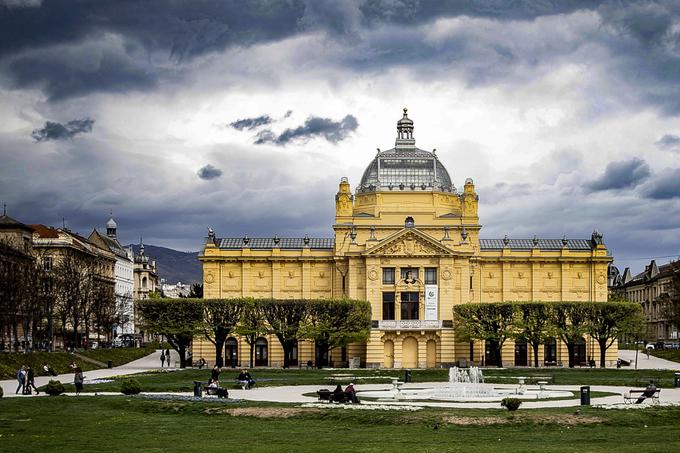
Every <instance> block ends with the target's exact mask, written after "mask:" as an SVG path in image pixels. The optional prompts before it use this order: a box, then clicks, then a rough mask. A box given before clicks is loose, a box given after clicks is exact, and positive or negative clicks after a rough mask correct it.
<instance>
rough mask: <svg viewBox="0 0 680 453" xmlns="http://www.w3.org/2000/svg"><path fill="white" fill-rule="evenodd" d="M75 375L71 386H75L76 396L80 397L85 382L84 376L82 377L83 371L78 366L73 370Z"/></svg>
mask: <svg viewBox="0 0 680 453" xmlns="http://www.w3.org/2000/svg"><path fill="white" fill-rule="evenodd" d="M74 371H75V373H76V374H75V375H74V376H73V384H75V386H76V396H77V395H80V392H82V391H83V382H84V381H85V376H83V370H82V369H80V367H79V366H77V367H76V368H75V370H74Z"/></svg>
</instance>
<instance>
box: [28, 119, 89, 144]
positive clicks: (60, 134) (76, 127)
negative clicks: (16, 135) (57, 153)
mask: <svg viewBox="0 0 680 453" xmlns="http://www.w3.org/2000/svg"><path fill="white" fill-rule="evenodd" d="M93 124H94V120H92V119H90V118H85V119H82V120H73V121H69V122H68V123H66V124H61V123H53V122H52V121H47V122H46V123H45V126H44V127H42V128H40V129H34V130H33V132H31V137H33V138H34V139H35V141H36V142H46V141H48V140H67V139H71V138H73V137H74V136H76V135H78V134H84V133H86V132H92V125H93Z"/></svg>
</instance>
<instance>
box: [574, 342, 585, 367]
mask: <svg viewBox="0 0 680 453" xmlns="http://www.w3.org/2000/svg"><path fill="white" fill-rule="evenodd" d="M587 364H588V362H586V341H585V340H584V339H583V338H579V339H578V340H576V342H575V343H574V365H575V366H586V365H587Z"/></svg>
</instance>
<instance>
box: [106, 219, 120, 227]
mask: <svg viewBox="0 0 680 453" xmlns="http://www.w3.org/2000/svg"><path fill="white" fill-rule="evenodd" d="M106 228H118V225H116V221H115V220H113V217H109V220H108V221H107V222H106Z"/></svg>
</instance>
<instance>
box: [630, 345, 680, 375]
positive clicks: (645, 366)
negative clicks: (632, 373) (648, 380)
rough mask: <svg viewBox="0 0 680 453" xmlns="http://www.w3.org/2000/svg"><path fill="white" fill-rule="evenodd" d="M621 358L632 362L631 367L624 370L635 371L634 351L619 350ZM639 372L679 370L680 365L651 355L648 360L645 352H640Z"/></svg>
mask: <svg viewBox="0 0 680 453" xmlns="http://www.w3.org/2000/svg"><path fill="white" fill-rule="evenodd" d="M619 358H621V359H623V360H626V361H628V362H630V366H629V367H625V368H624V369H629V370H634V369H635V351H634V350H632V349H619ZM637 369H638V370H679V371H680V363H678V362H671V361H670V360H666V359H660V358H658V357H654V356H653V355H650V356H649V358H647V354H646V353H645V351H638V364H637Z"/></svg>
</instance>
